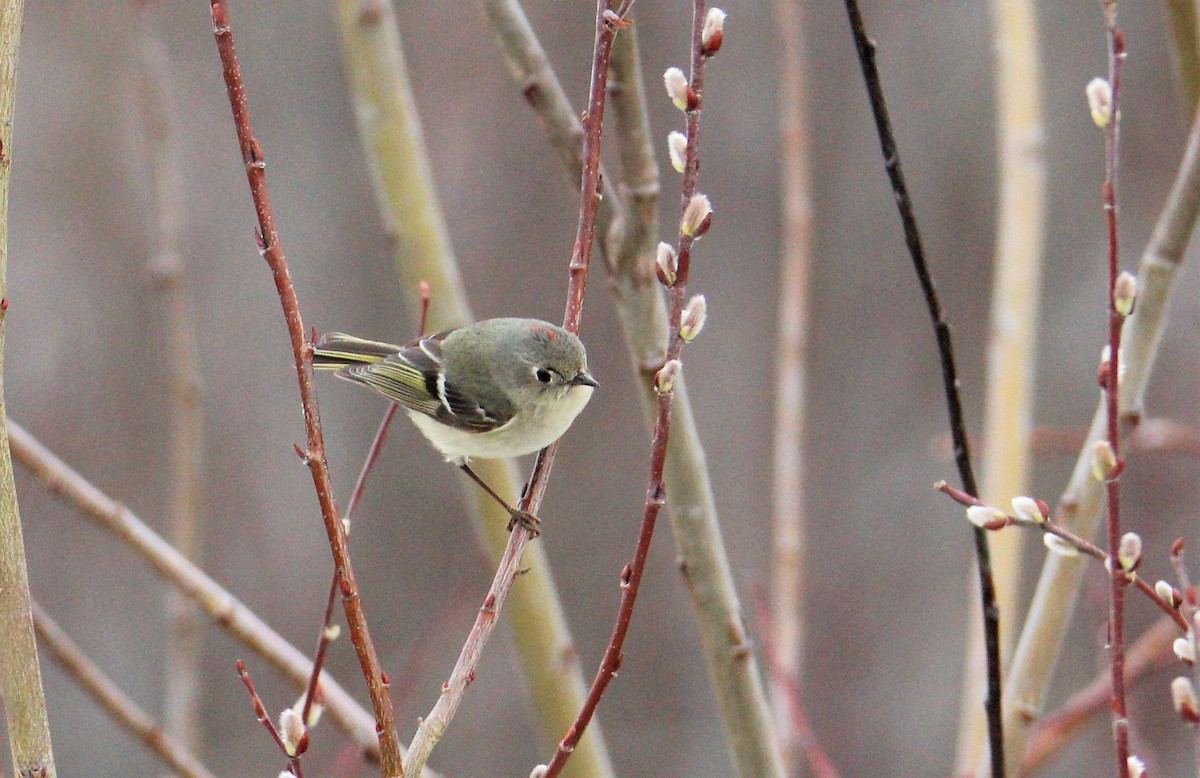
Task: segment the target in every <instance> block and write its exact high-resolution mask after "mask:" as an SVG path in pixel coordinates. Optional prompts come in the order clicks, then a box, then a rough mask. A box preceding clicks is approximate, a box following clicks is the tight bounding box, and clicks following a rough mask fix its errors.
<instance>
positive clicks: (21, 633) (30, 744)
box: [0, 0, 55, 778]
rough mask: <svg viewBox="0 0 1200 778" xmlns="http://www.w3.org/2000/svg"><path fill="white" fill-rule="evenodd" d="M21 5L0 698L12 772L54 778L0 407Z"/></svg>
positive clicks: (8, 11) (0, 77)
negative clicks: (6, 372)
mask: <svg viewBox="0 0 1200 778" xmlns="http://www.w3.org/2000/svg"><path fill="white" fill-rule="evenodd" d="M23 14H24V3H23V2H22V0H0V698H3V699H4V712H5V717H6V718H7V721H8V742H9V751H10V753H11V755H12V764H13V773H14V774H16V775H36V776H44V778H54V775H55V766H54V753H53V751H52V749H51V746H50V722H49V720H48V719H47V716H46V696H45V693H44V692H43V691H42V673H41V669H40V667H39V666H38V656H37V641H36V639H35V638H34V632H33V615H32V610H31V608H32V599H31V598H30V596H29V571H28V570H27V569H26V566H25V541H24V538H23V537H22V532H21V515H20V512H19V511H18V509H17V489H16V484H15V483H14V481H13V469H12V459H11V458H10V456H9V440H8V436H9V430H8V427H9V422H8V420H7V411H6V408H7V407H8V404H7V403H5V402H3V400H4V384H3V379H2V376H3V367H4V336H5V330H6V327H5V321H6V319H7V311H8V195H9V183H10V174H11V172H12V149H13V145H12V137H13V132H12V128H13V104H14V98H15V96H16V87H17V83H16V79H17V51H18V50H19V48H20V43H21V24H22V20H23Z"/></svg>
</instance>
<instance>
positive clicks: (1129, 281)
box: [1113, 270, 1137, 316]
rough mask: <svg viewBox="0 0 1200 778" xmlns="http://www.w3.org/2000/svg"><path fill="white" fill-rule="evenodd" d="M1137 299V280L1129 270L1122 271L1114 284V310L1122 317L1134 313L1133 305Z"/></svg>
mask: <svg viewBox="0 0 1200 778" xmlns="http://www.w3.org/2000/svg"><path fill="white" fill-rule="evenodd" d="M1136 299H1137V279H1136V278H1134V276H1133V273H1130V272H1129V271H1128V270H1122V271H1121V275H1119V276H1117V281H1116V283H1115V284H1113V310H1115V311H1116V312H1117V313H1118V314H1119V315H1120V316H1128V315H1129V314H1131V313H1133V303H1134V301H1135V300H1136Z"/></svg>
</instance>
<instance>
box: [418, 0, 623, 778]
mask: <svg viewBox="0 0 1200 778" xmlns="http://www.w3.org/2000/svg"><path fill="white" fill-rule="evenodd" d="M629 5H630V2H629V1H628V0H627V2H625V3H624V4H623V5H622V6H621V8H620V10H619V11H614V10H613V9H612V8H611V7H610V0H598V2H597V8H596V37H595V47H594V52H593V58H592V80H591V89H590V92H589V100H588V111H587V116H586V119H585V120H584V123H583V126H584V135H583V155H584V164H583V174H582V176H581V182H580V206H579V225H578V230H577V232H576V236H575V244H574V247H573V249H572V251H571V262H570V265H569V281H568V285H567V304H566V311H565V313H564V314H563V327H564V328H565V329H567V330H569V331H570V332H573V333H578V332H579V323H580V321H581V319H582V317H583V299H584V294H585V292H586V290H587V278H588V269H589V267H590V265H591V259H592V246H593V243H594V242H595V241H594V239H595V229H596V213H597V210H598V208H599V205H600V195H599V192H600V185H601V181H600V140H601V127H602V122H603V119H604V105H605V97H606V87H607V84H608V62H609V56H610V54H611V52H612V43H613V40H614V39H615V37H616V34H617V31H618V30H619V29H620V28H621V27H622V26H624V24H625V23H626V22H625V20H624V14H625V13H626V12H627V11H628V10H629ZM558 446H559V444H558V442H557V441H556V442H554V443H552V444H550V445H549V446H547V447H546V448H545V449H543V450H542V451H540V452H539V453H538V456H537V459H536V460H535V462H534V465H533V472H532V473H531V474H530V477H529V483H528V485H527V486H526V488H525V493H524V495H523V496H522V498H521V505H520V508H521V510H522V511H525V512H527V513H531V514H534V515H536V513H537V510H538V507H539V506H540V505H541V502H542V498H543V497H544V496H545V493H546V487H547V484H548V479H549V476H550V469H551V467H552V466H553V464H554V458H555V455H556V454H557V452H558ZM531 539H532V535H531V534H530V532H529V531H528V530H526V529H523V528H519V527H515V528H514V529H513V532H512V534H511V536H510V537H509V541H508V545H507V546H506V547H505V549H504V553H503V554H502V555H501V558H500V563H499V565H498V566H497V568H496V574H495V575H494V576H493V577H492V584H491V586H490V587H489V588H488V593H487V596H486V597H484V601H483V605H482V606H481V607H480V609H479V614H478V615H477V616H476V618H475V623H474V624H473V625H472V627H471V631H470V633H469V634H468V635H467V639H466V641H465V642H464V643H463V647H462V650H461V651H460V652H459V656H458V660H457V661H456V662H455V664H454V669H453V670H452V671H451V672H450V678H449V679H448V680H447V681H446V683H445V684H443V685H442V694H441V696H440V697H439V698H438V701H437V703H435V704H434V706H433V709H432V710H431V711H430V713H429V715H428V716H427V717H426V718H425V719H424V720H422V721H421V722H420V724H419V725H418V727H417V732H416V735H415V736H414V737H413V740H412V743H411V745H410V746H409V753H408V757H407V758H406V760H405V769H406V770H407V771H409V772H413V771H414V770H415V769H417V768H419V767H421V766H422V765H424V764H425V760H426V759H427V758H428V756H429V753H430V751H432V750H433V747H434V745H436V744H437V742H438V740H439V739H440V738H441V736H442V734H443V733H444V732H445V730H446V727H447V726H449V723H450V721H451V720H452V719H453V718H454V714H455V712H456V711H457V710H458V706H459V704H460V703H461V701H462V698H463V695H464V694H465V693H466V689H467V686H468V685H469V684H470V683H471V681H473V680H474V678H475V668H476V667H477V666H478V664H479V659H480V657H481V656H482V654H483V648H484V646H485V645H486V644H487V641H488V639H489V638H490V637H491V634H492V632H493V630H494V629H495V626H496V622H497V617H498V615H499V613H500V610H501V608H503V606H504V601H505V600H506V599H507V598H508V593H509V592H510V591H511V590H512V585H513V582H514V581H515V580H516V577H517V575H519V573H520V562H521V556H522V554H523V553H524V550H525V545H526V544H527V543H528V542H529V541H530V540H531Z"/></svg>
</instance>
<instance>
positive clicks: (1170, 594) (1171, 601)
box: [1154, 581, 1183, 608]
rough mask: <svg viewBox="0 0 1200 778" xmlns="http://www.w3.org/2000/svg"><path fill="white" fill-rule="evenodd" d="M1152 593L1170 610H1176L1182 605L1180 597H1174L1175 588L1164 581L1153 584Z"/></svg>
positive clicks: (1175, 593)
mask: <svg viewBox="0 0 1200 778" xmlns="http://www.w3.org/2000/svg"><path fill="white" fill-rule="evenodd" d="M1154 593H1155V594H1157V595H1158V596H1159V598H1160V599H1162V601H1163V602H1165V603H1167V604H1168V605H1170V606H1171V607H1172V608H1178V607H1179V606H1180V605H1182V604H1183V602H1182V600H1181V599H1180V597H1178V596H1176V595H1177V592H1176V591H1175V587H1174V586H1171V584H1169V583H1167V582H1166V581H1158V582H1156V583H1155V584H1154Z"/></svg>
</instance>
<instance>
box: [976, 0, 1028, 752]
mask: <svg viewBox="0 0 1200 778" xmlns="http://www.w3.org/2000/svg"><path fill="white" fill-rule="evenodd" d="M991 6H992V40H993V42H994V45H993V46H992V51H993V55H994V57H995V61H996V69H995V73H994V76H993V84H994V87H993V88H994V93H995V95H996V135H997V144H996V146H997V157H998V158H997V165H998V170H997V177H998V182H997V187H998V190H999V191H998V192H997V213H996V238H995V245H996V256H995V260H994V265H995V272H994V274H993V277H994V280H993V282H992V301H991V313H990V314H989V327H988V333H989V334H988V345H987V380H986V382H985V385H986V387H987V388H986V392H987V394H986V397H985V399H984V409H983V413H984V422H983V440H982V444H981V446H980V457H979V463H980V466H979V469H980V473H981V479H980V491H981V494H982V496H983V497H984V499H986V500H988V501H991V502H994V503H1003V502H1004V501H1006V500H1008V499H1010V498H1012V497H1014V496H1016V495H1021V494H1025V493H1026V492H1027V491H1028V486H1027V479H1028V473H1029V460H1030V457H1031V449H1030V437H1031V435H1032V432H1031V428H1032V426H1033V405H1034V402H1033V400H1034V391H1033V389H1034V386H1035V385H1036V382H1035V380H1034V377H1035V372H1034V367H1035V363H1036V360H1037V323H1038V309H1039V305H1040V300H1041V278H1042V256H1043V242H1044V236H1045V220H1046V208H1045V204H1046V191H1045V190H1046V163H1045V156H1044V153H1043V149H1044V145H1045V137H1044V133H1045V127H1044V126H1043V122H1042V99H1041V91H1040V90H1041V88H1042V72H1041V63H1040V59H1039V56H1038V34H1037V15H1036V4H1035V3H1034V2H1032V0H993V2H992V3H991ZM1022 540H1023V538H1022V536H1021V533H1019V532H1005V533H1001V534H999V535H996V536H993V537H992V540H991V548H992V570H993V571H994V573H995V580H996V602H997V604H998V606H999V608H1000V612H1001V613H1003V614H1011V615H1013V616H1015V614H1017V613H1019V612H1020V611H1021V610H1022V609H1021V608H1020V607H1019V606H1018V600H1017V597H1018V589H1019V585H1020V581H1021V550H1022V544H1021V541H1022ZM978 607H979V604H978V600H977V599H976V598H972V609H973V612H974V613H976V614H977V613H978ZM971 623H972V624H973V623H974V620H973V621H972V622H971ZM1015 625H1016V620H1015V618H1011V617H1010V618H1006V619H1004V620H1003V621H1002V622H1001V625H1000V626H1001V629H1000V647H1001V656H1002V657H1007V656H1009V655H1010V654H1011V653H1012V645H1013V642H1014V641H1015V639H1016V628H1015ZM965 656H966V660H965V662H964V663H963V670H964V673H963V676H964V677H963V690H962V694H961V703H960V714H959V722H960V723H959V735H958V757H957V770H956V772H957V773H958V774H966V773H969V772H971V771H972V770H973V769H974V768H975V766H976V765H977V764H979V762H980V756H981V754H982V753H983V745H984V742H985V736H986V733H987V723H986V721H985V716H984V709H983V706H981V705H980V704H979V701H980V700H981V699H982V698H983V696H984V685H985V683H986V678H987V676H986V673H985V672H984V667H985V659H984V646H983V633H982V632H981V631H980V630H979V629H974V628H972V629H970V630H969V631H968V636H967V649H966V654H965Z"/></svg>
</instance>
